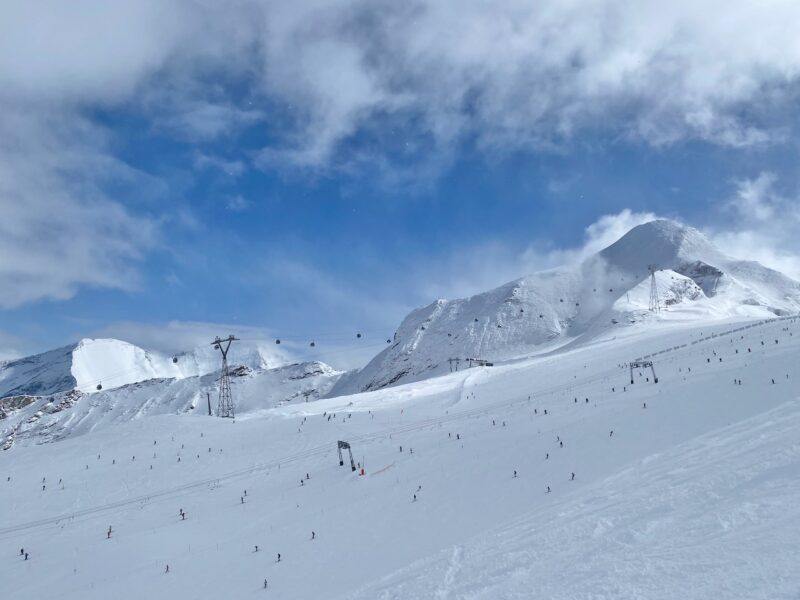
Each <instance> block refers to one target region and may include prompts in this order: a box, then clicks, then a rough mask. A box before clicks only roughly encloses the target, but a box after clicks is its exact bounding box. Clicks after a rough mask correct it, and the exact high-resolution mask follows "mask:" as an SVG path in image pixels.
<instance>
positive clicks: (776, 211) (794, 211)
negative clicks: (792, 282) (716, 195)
mask: <svg viewBox="0 0 800 600" xmlns="http://www.w3.org/2000/svg"><path fill="white" fill-rule="evenodd" d="M778 184H779V180H778V177H777V176H776V175H775V174H774V173H770V172H762V173H759V174H758V175H757V176H756V177H753V178H745V179H741V180H738V181H735V182H734V185H735V192H734V194H733V197H732V198H731V199H730V200H729V201H728V203H727V204H726V207H727V209H728V210H729V211H732V212H733V213H734V214H735V219H733V221H732V223H731V225H729V226H727V227H724V228H720V227H713V228H709V231H708V232H707V233H708V234H709V236H710V237H711V238H712V239H713V240H714V242H715V243H716V244H717V245H718V246H719V247H720V249H721V250H723V251H724V252H726V253H728V254H730V255H731V256H736V257H739V258H743V259H747V260H756V261H758V262H760V263H761V264H763V265H765V266H767V267H770V268H772V269H776V270H778V271H781V272H782V273H784V274H786V275H789V276H790V277H792V278H794V279H797V280H798V281H800V240H798V237H797V231H798V228H800V197H797V195H794V196H790V195H786V194H784V193H781V192H780V191H779V190H778Z"/></svg>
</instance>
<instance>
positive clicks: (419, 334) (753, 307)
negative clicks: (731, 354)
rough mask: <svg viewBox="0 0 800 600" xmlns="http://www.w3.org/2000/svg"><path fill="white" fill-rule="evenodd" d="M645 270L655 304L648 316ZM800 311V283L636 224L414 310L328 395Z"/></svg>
mask: <svg viewBox="0 0 800 600" xmlns="http://www.w3.org/2000/svg"><path fill="white" fill-rule="evenodd" d="M649 265H656V266H657V267H658V268H659V269H661V270H660V271H658V272H657V281H658V286H659V296H660V302H661V305H662V306H663V307H665V308H666V309H667V310H665V311H664V312H662V313H660V314H659V315H654V314H652V313H648V305H649V298H650V280H649V275H650V273H649V270H648V267H649ZM798 310H800V283H798V282H796V281H794V280H792V279H790V278H788V277H786V276H784V275H782V274H781V273H778V272H777V271H774V270H771V269H768V268H766V267H764V266H762V265H760V264H758V263H756V262H748V261H739V260H735V259H732V258H730V257H727V256H725V255H724V254H722V253H721V252H720V251H719V250H717V249H716V248H715V247H714V246H713V244H712V243H711V242H710V241H709V240H708V239H707V238H706V237H705V236H703V235H702V234H701V233H700V232H699V231H697V230H696V229H693V228H691V227H687V226H684V225H680V224H678V223H675V222H673V221H667V220H658V221H652V222H650V223H646V224H644V225H640V226H638V227H635V228H633V229H632V230H631V231H629V232H628V233H627V234H625V235H624V236H623V237H622V238H620V240H618V241H617V242H615V243H614V244H612V245H611V246H609V247H608V248H606V249H604V250H602V251H601V252H599V253H598V254H597V255H594V256H592V257H590V258H588V259H586V260H585V261H584V262H583V263H581V264H580V265H577V266H575V267H563V268H558V269H553V270H550V271H544V272H541V273H535V274H533V275H530V276H527V277H523V278H522V279H518V280H516V281H512V282H510V283H507V284H505V285H502V286H500V287H499V288H496V289H494V290H491V291H488V292H485V293H482V294H477V295H475V296H472V297H470V298H465V299H460V300H437V301H436V302H434V303H433V304H431V305H429V306H426V307H423V308H419V309H417V310H415V311H413V312H411V313H410V314H409V315H408V316H407V317H406V318H405V319H404V320H403V322H402V323H401V325H400V327H399V328H398V330H397V333H396V335H395V339H394V343H393V344H392V345H391V346H389V347H388V348H386V349H385V350H383V351H382V352H381V353H380V354H378V355H377V356H376V357H375V358H374V359H373V360H372V361H370V363H369V364H367V365H366V366H365V367H364V368H363V369H362V370H361V371H360V372H358V373H355V374H352V375H350V376H348V377H346V378H342V380H341V381H340V382H339V383H338V384H337V385H336V386H335V387H334V389H333V391H332V394H334V395H335V394H348V393H355V392H359V391H368V390H374V389H380V388H382V387H385V386H387V385H396V384H398V383H404V382H408V381H416V380H420V379H424V378H426V377H430V376H433V375H440V374H442V373H446V372H448V371H449V370H450V368H451V363H449V362H448V359H451V358H459V359H462V360H463V359H466V358H481V359H484V360H489V361H493V362H497V361H502V360H506V359H509V358H511V357H515V356H520V355H530V354H531V353H534V352H539V353H541V352H547V351H551V350H553V349H555V348H558V347H560V346H563V345H564V344H567V343H573V344H574V343H575V342H576V341H577V342H579V343H584V342H586V341H588V340H591V339H593V338H594V337H596V336H598V335H605V334H606V332H608V331H609V330H619V329H623V328H627V329H630V328H634V329H635V330H636V331H647V330H648V328H649V327H650V322H651V321H654V320H655V321H667V322H682V321H687V320H690V321H691V320H693V321H703V322H708V321H709V320H713V319H724V318H730V317H736V316H746V317H751V318H764V317H768V316H774V315H784V314H794V313H797V312H798Z"/></svg>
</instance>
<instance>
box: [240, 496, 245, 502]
mask: <svg viewBox="0 0 800 600" xmlns="http://www.w3.org/2000/svg"><path fill="white" fill-rule="evenodd" d="M239 500H241V501H242V504H244V496H242V497H241V498H239Z"/></svg>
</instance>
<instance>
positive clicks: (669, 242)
mask: <svg viewBox="0 0 800 600" xmlns="http://www.w3.org/2000/svg"><path fill="white" fill-rule="evenodd" d="M599 256H600V257H602V258H603V259H604V260H606V261H607V262H608V263H609V264H610V265H611V266H614V267H617V268H621V269H624V270H626V271H636V272H639V271H642V270H646V269H647V267H648V266H649V265H653V264H654V265H657V266H658V267H659V268H662V269H674V268H675V267H677V266H678V265H680V264H683V263H686V262H694V261H698V260H699V261H703V262H707V263H714V262H719V261H721V260H722V261H724V260H726V259H727V257H725V256H724V255H723V254H722V253H721V252H720V251H719V250H717V248H716V247H715V246H714V244H713V243H711V241H710V240H709V239H708V238H707V237H706V236H705V235H703V234H702V233H700V232H699V231H698V230H697V229H695V228H694V227H689V226H688V225H684V224H682V223H679V222H677V221H672V220H670V219H656V220H654V221H649V222H647V223H643V224H641V225H637V226H636V227H634V228H633V229H631V230H630V231H629V232H628V233H626V234H625V235H623V236H622V237H621V238H620V239H619V240H617V241H616V242H614V243H613V244H611V245H610V246H608V247H607V248H605V249H604V250H602V251H601V252H600V253H599Z"/></svg>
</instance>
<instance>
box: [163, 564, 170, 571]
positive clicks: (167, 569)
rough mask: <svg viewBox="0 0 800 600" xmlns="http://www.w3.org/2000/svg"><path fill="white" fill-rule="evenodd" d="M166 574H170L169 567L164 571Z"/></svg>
mask: <svg viewBox="0 0 800 600" xmlns="http://www.w3.org/2000/svg"><path fill="white" fill-rule="evenodd" d="M164 573H169V565H167V567H166V568H165V569H164Z"/></svg>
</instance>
